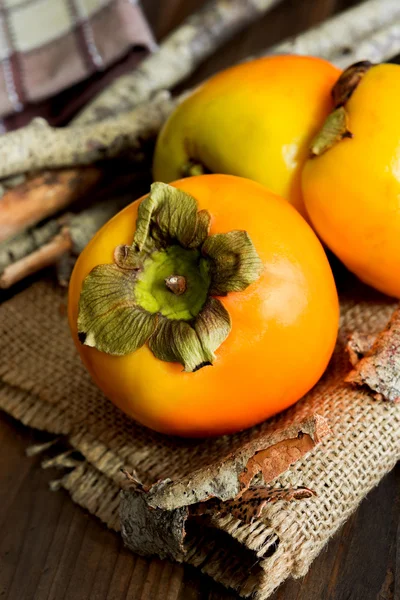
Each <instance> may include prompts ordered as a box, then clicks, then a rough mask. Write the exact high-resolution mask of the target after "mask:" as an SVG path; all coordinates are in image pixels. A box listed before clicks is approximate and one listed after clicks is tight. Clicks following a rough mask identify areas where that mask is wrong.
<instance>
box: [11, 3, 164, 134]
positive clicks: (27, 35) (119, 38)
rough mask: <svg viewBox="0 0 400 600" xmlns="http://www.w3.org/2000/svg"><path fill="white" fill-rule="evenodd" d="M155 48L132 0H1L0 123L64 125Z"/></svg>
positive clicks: (141, 15)
mask: <svg viewBox="0 0 400 600" xmlns="http://www.w3.org/2000/svg"><path fill="white" fill-rule="evenodd" d="M154 46H155V43H154V40H153V37H152V34H151V32H150V30H149V27H148V25H147V23H146V20H145V17H144V15H143V13H142V10H141V8H140V6H139V5H138V3H137V1H136V0H0V119H1V121H0V129H2V130H3V131H4V130H7V129H14V128H16V127H18V126H21V125H23V124H25V123H26V122H28V121H30V120H31V118H32V117H34V116H38V115H40V116H44V117H45V118H47V119H48V120H49V121H50V122H51V123H52V124H62V123H65V122H66V121H67V120H69V119H70V118H71V117H72V116H73V114H74V113H76V112H77V110H78V109H79V108H80V107H81V106H82V105H83V104H84V103H86V102H87V101H88V100H89V99H90V98H91V97H92V96H93V95H94V94H96V93H97V92H99V91H100V90H101V89H102V88H103V87H104V86H105V85H106V84H107V83H108V82H109V81H110V80H111V79H113V78H114V77H115V76H117V75H120V74H121V73H123V72H126V71H128V70H130V69H132V68H133V67H134V66H135V64H136V63H137V62H138V61H139V60H140V59H141V58H142V57H143V56H144V55H145V54H146V52H148V51H149V50H151V49H152V48H154ZM66 90H67V91H66ZM49 99H51V100H49Z"/></svg>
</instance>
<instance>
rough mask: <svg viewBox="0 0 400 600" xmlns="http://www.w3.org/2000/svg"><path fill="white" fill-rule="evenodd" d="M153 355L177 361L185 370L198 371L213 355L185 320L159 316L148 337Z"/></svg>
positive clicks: (208, 362)
mask: <svg viewBox="0 0 400 600" xmlns="http://www.w3.org/2000/svg"><path fill="white" fill-rule="evenodd" d="M149 348H150V350H151V351H152V352H153V354H154V356H156V357H157V358H159V359H160V360H163V361H167V362H178V363H181V365H183V367H184V370H185V371H187V372H194V371H198V370H199V369H201V368H202V367H205V366H208V365H211V364H212V362H211V361H212V360H213V359H214V356H213V354H212V352H209V351H208V349H207V348H204V347H203V346H202V344H201V342H200V339H199V337H198V335H197V333H196V331H195V330H194V329H193V327H192V326H191V325H190V324H189V323H187V322H186V321H179V320H178V319H174V320H172V319H171V320H169V319H166V318H163V317H161V318H160V321H159V324H158V327H157V329H156V331H155V332H154V334H153V335H152V336H151V338H150V339H149Z"/></svg>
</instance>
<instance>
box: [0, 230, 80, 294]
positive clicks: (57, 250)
mask: <svg viewBox="0 0 400 600" xmlns="http://www.w3.org/2000/svg"><path fill="white" fill-rule="evenodd" d="M71 249H72V240H71V238H70V236H69V233H68V230H67V229H66V230H62V231H61V233H59V234H57V235H56V236H55V237H54V238H53V239H52V240H51V241H50V242H48V243H47V244H44V245H43V246H41V248H39V249H38V250H36V251H35V252H33V253H32V254H29V255H28V256H25V257H24V258H22V259H21V260H19V261H17V262H15V263H13V264H11V265H9V266H8V267H6V269H5V270H4V271H3V273H2V275H1V276H0V288H1V289H7V288H9V287H11V286H13V285H15V284H16V283H18V281H21V280H22V279H25V278H26V277H29V275H32V274H33V273H36V272H37V271H39V270H41V269H44V268H46V267H49V266H50V265H53V264H54V263H55V262H57V261H58V260H59V259H60V258H61V256H63V254H65V253H66V252H69V251H70V250H71Z"/></svg>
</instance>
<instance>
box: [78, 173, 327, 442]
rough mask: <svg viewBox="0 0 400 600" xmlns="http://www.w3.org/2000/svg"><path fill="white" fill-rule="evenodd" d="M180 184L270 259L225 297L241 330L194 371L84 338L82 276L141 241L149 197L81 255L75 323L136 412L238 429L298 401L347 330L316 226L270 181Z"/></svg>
mask: <svg viewBox="0 0 400 600" xmlns="http://www.w3.org/2000/svg"><path fill="white" fill-rule="evenodd" d="M173 185H175V186H176V187H179V188H181V189H183V190H185V191H186V192H188V193H189V194H191V195H192V196H194V197H195V198H196V199H197V201H198V206H199V210H200V209H203V208H206V209H208V210H209V211H210V212H211V215H212V224H211V234H213V233H219V232H226V231H231V230H233V229H245V230H246V231H247V232H248V233H249V235H250V237H251V239H252V241H253V244H254V245H255V247H256V249H257V251H258V254H259V256H260V257H261V259H262V261H263V263H264V271H263V273H262V275H261V277H260V278H259V279H258V281H256V282H255V283H253V284H252V285H251V286H250V287H248V288H247V289H246V290H245V291H244V292H238V293H231V294H229V295H228V296H226V297H223V298H221V300H222V302H223V304H224V305H225V307H226V308H227V310H228V311H229V313H230V316H231V320H232V331H231V333H230V334H229V336H228V338H227V339H226V340H225V342H223V344H222V345H221V346H220V348H219V349H218V350H217V352H216V355H217V360H216V361H215V363H214V366H212V367H211V366H209V367H204V368H202V369H200V370H199V371H196V372H195V373H184V372H182V366H181V365H179V364H176V363H167V362H162V361H161V360H158V359H156V358H155V357H154V356H153V354H152V353H151V351H150V350H149V348H148V347H147V345H145V346H143V347H142V348H140V349H139V350H138V351H137V352H134V353H133V354H129V355H126V356H122V357H121V356H118V357H117V356H110V355H107V354H104V353H101V352H99V351H98V350H96V349H95V348H90V347H88V346H82V345H81V344H80V343H79V341H78V339H77V327H76V323H77V314H78V301H79V294H80V290H81V286H82V282H83V280H84V278H85V277H86V275H87V274H88V273H89V272H90V271H91V269H92V268H93V267H94V266H96V265H98V264H101V263H106V262H109V263H110V262H112V256H113V250H114V248H115V247H116V246H117V245H118V244H121V243H125V244H130V243H131V241H132V238H133V234H134V229H135V221H136V215H137V209H138V205H139V202H140V201H136V202H134V203H133V204H131V205H130V206H128V207H127V208H125V209H124V210H123V211H122V212H120V213H119V214H118V215H116V216H115V217H114V218H113V219H112V220H111V221H109V222H108V223H107V224H106V225H105V226H104V227H103V228H102V229H101V230H100V231H99V232H98V233H97V235H96V236H95V237H94V238H93V239H92V241H91V242H90V243H89V244H88V246H87V247H86V248H85V250H84V251H83V252H82V254H81V255H80V257H79V259H78V261H77V263H76V266H75V269H74V272H73V274H72V278H71V282H70V289H69V320H70V326H71V330H72V334H73V337H74V340H75V343H76V346H77V348H78V350H79V353H80V355H81V358H82V360H83V362H84V364H85V365H86V367H87V369H88V370H89V372H90V373H91V375H92V377H93V379H94V381H95V382H96V383H97V385H98V386H99V387H100V388H101V389H102V390H103V391H104V393H105V394H106V396H108V397H109V398H110V399H111V400H112V401H113V402H114V403H115V404H116V405H117V406H118V407H119V408H120V409H122V410H123V411H124V412H126V413H127V414H128V415H130V416H132V417H133V418H135V419H136V420H138V421H139V422H141V423H143V424H144V425H147V426H148V427H151V428H153V429H155V430H157V431H160V432H164V433H170V434H176V435H181V436H195V437H199V436H207V435H217V434H223V433H230V432H234V431H238V430H241V429H244V428H246V427H249V426H250V425H253V424H255V423H258V422H260V421H262V420H264V419H266V418H267V417H270V416H271V415H273V414H275V413H277V412H279V411H281V410H283V409H284V408H286V407H287V406H290V405H291V404H293V403H294V402H296V401H297V400H298V399H299V398H300V397H301V396H302V395H303V394H304V393H305V392H307V391H308V390H309V389H310V388H311V387H312V386H313V385H314V384H315V383H316V381H317V380H318V379H319V377H320V376H321V375H322V373H323V371H324V369H325V367H326V365H327V363H328V361H329V359H330V357H331V354H332V351H333V348H334V344H335V340H336V334H337V327H338V299H337V293H336V288H335V284H334V280H333V276H332V272H331V270H330V266H329V263H328V261H327V258H326V256H325V253H324V251H323V249H322V246H321V244H320V242H319V241H318V239H317V237H316V236H315V234H314V233H313V231H312V230H311V228H310V227H309V226H308V225H307V223H306V222H305V221H304V219H302V218H301V217H300V215H299V214H298V213H297V212H296V211H295V210H294V209H293V208H292V207H291V206H290V205H289V204H288V203H287V202H285V201H283V200H282V199H281V198H279V197H278V196H275V195H273V194H272V193H271V192H269V191H268V190H266V189H265V188H264V187H262V186H261V185H259V184H257V183H255V182H252V181H248V180H245V179H241V178H238V177H232V176H227V175H205V176H200V177H192V178H188V179H183V180H180V181H177V182H175V183H174V184H173ZM250 201H251V210H250V209H249V202H250Z"/></svg>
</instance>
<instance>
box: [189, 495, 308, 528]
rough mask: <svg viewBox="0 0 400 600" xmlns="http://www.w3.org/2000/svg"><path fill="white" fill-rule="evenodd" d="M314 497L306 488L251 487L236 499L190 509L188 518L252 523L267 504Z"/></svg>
mask: <svg viewBox="0 0 400 600" xmlns="http://www.w3.org/2000/svg"><path fill="white" fill-rule="evenodd" d="M312 496H316V493H315V492H314V490H310V489H309V488H307V487H298V488H266V487H252V488H249V489H248V490H246V491H245V492H244V493H243V494H242V495H241V496H239V497H238V498H234V499H233V500H226V501H225V502H221V500H218V499H212V500H208V501H207V502H201V503H200V504H195V505H194V506H191V507H190V516H194V515H200V516H202V515H207V514H209V515H214V516H215V515H217V516H218V517H226V516H228V515H229V514H231V515H232V516H233V517H235V518H236V519H238V520H239V521H242V522H243V523H252V522H253V520H254V519H257V518H258V517H260V516H261V514H262V512H263V510H264V508H265V506H266V505H267V504H273V503H275V502H278V501H285V502H291V501H292V500H305V499H307V498H312Z"/></svg>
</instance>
